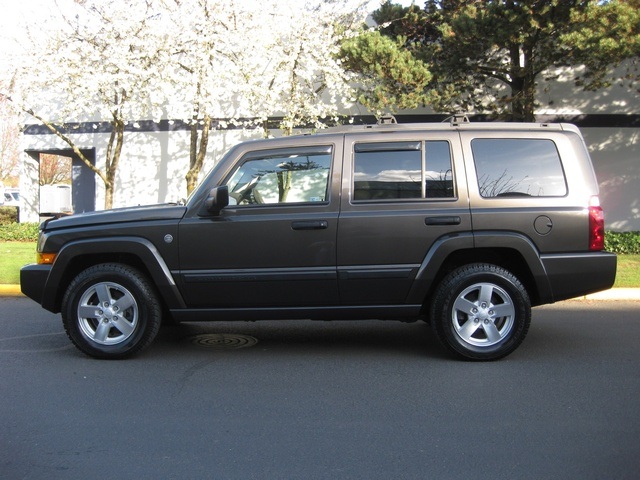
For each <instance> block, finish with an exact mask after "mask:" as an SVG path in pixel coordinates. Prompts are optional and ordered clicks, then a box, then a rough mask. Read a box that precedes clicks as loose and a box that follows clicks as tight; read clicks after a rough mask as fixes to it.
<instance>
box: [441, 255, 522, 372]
mask: <svg viewBox="0 0 640 480" xmlns="http://www.w3.org/2000/svg"><path fill="white" fill-rule="evenodd" d="M433 298H434V300H433V302H432V304H431V311H430V317H431V324H432V326H433V329H434V331H435V333H436V336H437V337H438V339H439V340H440V342H441V343H442V344H443V345H444V346H445V347H447V348H448V349H449V350H451V351H452V352H454V353H455V354H457V355H459V356H461V357H464V358H466V359H471V360H496V359H499V358H502V357H505V356H506V355H509V354H510V353H511V352H513V351H514V350H515V349H516V348H517V347H518V345H520V344H521V343H522V341H523V340H524V338H525V337H526V335H527V332H528V330H529V324H530V323H531V302H530V300H529V295H528V293H527V291H526V289H525V288H524V286H523V285H522V283H521V282H520V281H519V280H518V278H517V277H516V276H515V275H513V274H512V273H511V272H509V271H508V270H505V269H503V268H501V267H498V266H496V265H491V264H485V263H476V264H470V265H465V266H463V267H460V268H458V269H456V270H454V271H453V272H451V273H450V274H448V275H447V276H446V277H445V278H444V279H443V280H442V282H441V283H440V285H439V286H438V288H437V289H436V293H435V295H434V297H433Z"/></svg>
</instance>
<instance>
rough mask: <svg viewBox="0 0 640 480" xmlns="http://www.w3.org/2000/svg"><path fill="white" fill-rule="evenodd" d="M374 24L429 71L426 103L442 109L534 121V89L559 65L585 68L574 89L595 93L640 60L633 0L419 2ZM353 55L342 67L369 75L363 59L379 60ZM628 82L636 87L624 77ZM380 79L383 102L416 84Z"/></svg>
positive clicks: (638, 12) (382, 14)
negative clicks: (627, 63) (619, 69)
mask: <svg viewBox="0 0 640 480" xmlns="http://www.w3.org/2000/svg"><path fill="white" fill-rule="evenodd" d="M373 18H374V19H375V20H376V22H377V23H378V25H379V26H380V30H379V32H380V33H381V34H382V35H383V36H387V37H389V38H391V39H393V40H394V41H395V42H396V43H397V44H398V45H399V48H398V49H399V51H402V52H404V54H405V55H411V56H413V57H414V58H415V59H416V61H420V62H421V63H422V64H424V66H425V68H428V70H429V72H430V75H431V80H430V82H429V84H428V85H426V86H425V87H424V92H429V97H428V98H427V99H426V101H425V103H426V104H428V105H430V106H432V107H433V108H435V109H436V110H437V111H442V112H448V113H452V112H457V111H475V112H483V113H491V114H493V115H494V116H495V117H496V118H499V119H504V120H514V121H535V115H534V111H535V108H536V93H537V91H538V90H537V88H538V83H539V82H540V81H541V80H542V79H543V78H544V79H546V80H548V81H552V80H554V79H555V77H554V75H555V74H556V73H555V72H556V71H557V69H558V68H560V67H578V66H582V65H584V66H585V69H584V70H583V75H582V76H581V77H579V78H577V79H576V83H577V84H578V85H581V86H583V87H585V88H589V89H595V88H601V87H606V86H607V85H609V84H610V83H611V78H609V77H608V75H609V72H610V71H611V68H612V67H614V66H617V65H618V64H620V62H622V61H624V60H629V59H633V60H636V61H637V60H638V58H639V56H640V0H610V1H607V2H603V1H599V0H518V1H516V0H427V1H426V2H424V8H422V9H421V8H419V7H417V6H415V5H414V6H412V7H409V8H402V7H400V6H398V5H393V4H392V3H391V2H390V1H387V2H385V3H384V4H383V5H382V6H381V7H380V9H379V10H378V11H376V12H375V14H374V15H373ZM368 34H369V32H367V33H365V35H368ZM357 53H358V52H357V51H352V52H350V62H349V63H348V64H347V66H348V67H349V68H350V69H352V70H353V71H355V72H358V73H362V72H375V70H373V68H372V66H369V67H367V65H366V63H367V62H379V61H380V59H379V57H376V56H374V55H371V54H367V56H366V57H365V56H362V57H360V58H359V57H358V56H357ZM405 63H406V64H407V65H409V64H410V62H409V60H408V59H405ZM631 64H633V62H631ZM396 68H400V69H402V68H404V67H403V66H402V65H400V66H399V67H396ZM375 73H377V72H375ZM627 78H628V80H630V81H631V82H632V83H633V82H634V81H637V75H635V74H632V73H630V72H627ZM379 82H380V84H382V85H384V87H385V88H386V89H387V91H388V92H390V93H389V94H388V95H387V96H392V95H393V92H394V91H398V90H401V89H403V88H404V89H406V88H407V87H411V88H420V86H419V85H411V84H404V83H403V77H402V75H399V74H396V75H395V76H394V82H389V81H388V77H386V76H380V77H379ZM373 91H374V93H375V90H373ZM424 92H423V93H424ZM418 93H419V92H416V95H417V94H418ZM436 93H437V94H436ZM371 100H372V103H374V104H375V102H376V101H377V99H376V98H375V96H372V98H371Z"/></svg>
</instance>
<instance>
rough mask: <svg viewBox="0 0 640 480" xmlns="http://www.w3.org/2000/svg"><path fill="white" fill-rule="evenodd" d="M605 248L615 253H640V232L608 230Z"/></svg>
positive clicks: (605, 237)
mask: <svg viewBox="0 0 640 480" xmlns="http://www.w3.org/2000/svg"><path fill="white" fill-rule="evenodd" d="M604 246H605V250H607V251H609V252H613V253H622V254H633V255H638V254H640V232H606V233H605V236H604Z"/></svg>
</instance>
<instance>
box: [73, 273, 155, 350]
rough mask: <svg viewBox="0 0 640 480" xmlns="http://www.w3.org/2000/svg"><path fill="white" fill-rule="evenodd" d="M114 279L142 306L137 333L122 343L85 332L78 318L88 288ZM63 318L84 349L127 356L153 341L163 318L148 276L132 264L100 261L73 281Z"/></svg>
mask: <svg viewBox="0 0 640 480" xmlns="http://www.w3.org/2000/svg"><path fill="white" fill-rule="evenodd" d="M105 282H112V283H116V284H118V285H120V286H122V287H124V288H126V289H127V290H128V291H129V292H130V293H131V295H132V296H133V297H134V299H135V301H136V303H137V308H138V321H137V323H136V325H135V328H134V331H133V333H132V334H131V335H130V336H129V337H128V338H127V339H125V340H124V341H122V342H121V343H118V344H115V345H101V344H99V343H96V342H93V341H92V340H91V339H90V338H88V337H87V336H86V335H85V334H84V333H83V332H82V328H81V326H80V319H79V318H78V313H77V312H78V304H79V302H80V299H81V298H82V296H83V295H84V294H85V292H87V290H89V289H91V288H93V287H94V286H95V285H96V284H99V283H105ZM61 310H62V321H63V324H64V327H65V330H66V332H67V335H68V336H69V338H70V339H71V341H72V342H73V343H74V344H75V345H76V347H78V348H79V349H80V350H81V351H82V352H84V353H86V354H87V355H90V356H92V357H95V358H113V359H118V358H125V357H128V356H131V355H133V354H134V353H136V352H138V351H139V350H141V349H142V348H144V347H145V346H146V345H148V344H149V343H151V341H152V340H153V338H154V337H155V335H156V334H157V331H158V327H159V324H160V322H161V318H160V309H159V305H158V302H157V300H156V296H155V293H154V292H153V291H152V288H151V286H150V285H149V283H148V281H146V279H145V277H144V276H143V275H142V274H141V273H140V272H138V271H137V270H136V269H134V268H132V267H128V266H125V265H120V264H100V265H96V266H93V267H90V268H88V269H87V270H84V271H83V272H81V273H80V274H79V275H78V276H77V277H76V278H75V279H74V280H73V281H72V282H71V284H70V285H69V287H68V288H67V290H66V292H65V295H64V297H63V301H62V309H61Z"/></svg>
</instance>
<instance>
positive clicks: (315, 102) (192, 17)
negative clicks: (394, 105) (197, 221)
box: [4, 0, 364, 208]
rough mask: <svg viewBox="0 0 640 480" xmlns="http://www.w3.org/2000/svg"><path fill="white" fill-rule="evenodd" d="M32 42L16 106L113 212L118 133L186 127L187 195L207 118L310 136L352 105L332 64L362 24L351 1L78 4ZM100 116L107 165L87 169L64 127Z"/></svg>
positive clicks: (358, 5) (14, 81)
mask: <svg viewBox="0 0 640 480" xmlns="http://www.w3.org/2000/svg"><path fill="white" fill-rule="evenodd" d="M64 5H65V8H64V15H63V16H62V17H63V21H62V22H61V21H60V20H59V19H58V20H57V23H56V28H52V29H49V30H47V32H48V33H47V34H46V35H43V36H40V37H37V38H36V37H34V38H35V41H34V42H33V44H32V47H31V48H30V49H29V51H28V52H27V54H26V55H23V56H22V57H21V63H20V64H16V65H15V67H16V68H15V70H14V71H13V72H12V74H13V76H12V78H11V87H12V88H11V91H10V92H6V93H4V95H5V96H7V97H10V98H11V99H12V100H13V102H14V104H16V105H19V106H20V108H22V109H23V110H24V111H26V112H28V113H29V114H30V115H32V116H33V117H35V118H37V119H38V120H39V121H40V122H41V123H42V124H43V125H45V126H46V127H47V128H48V129H49V130H50V131H51V132H52V133H54V134H56V135H57V136H58V137H60V138H61V139H62V140H64V141H65V142H66V143H67V144H68V145H69V146H70V148H71V149H72V150H73V151H74V152H75V154H76V155H77V156H78V157H79V158H80V159H82V160H83V161H84V162H85V163H86V164H87V166H88V167H89V168H91V169H92V170H93V171H94V172H95V174H96V175H97V176H98V177H100V178H101V180H102V181H103V183H104V187H105V208H111V206H112V205H113V195H114V188H115V179H116V174H117V171H118V165H119V162H120V157H121V154H122V150H123V147H124V141H125V136H126V132H125V127H126V125H127V124H128V123H133V122H135V121H136V120H140V119H148V118H152V119H155V120H159V119H160V118H161V117H164V118H171V119H176V120H183V121H186V122H188V123H189V124H190V126H191V152H190V165H189V168H188V173H187V175H186V178H187V185H188V190H190V189H192V188H193V187H194V186H195V184H196V181H197V179H198V176H199V174H200V170H201V168H202V164H203V160H204V157H205V154H206V149H207V143H208V135H209V131H210V129H211V128H212V126H213V125H214V123H213V122H214V119H218V120H227V121H231V122H238V123H240V122H241V121H242V120H243V119H244V120H245V121H246V120H247V119H253V120H254V121H253V122H250V123H252V124H254V125H255V123H256V122H255V120H258V124H262V123H260V122H263V123H264V122H266V119H267V118H269V117H272V116H280V117H282V119H283V120H282V124H281V126H282V129H283V131H284V132H285V133H287V134H288V133H291V132H292V131H293V129H294V128H295V127H300V126H311V127H314V128H318V127H320V126H321V120H322V119H323V118H326V117H330V116H332V115H335V114H336V112H337V110H338V108H339V107H344V106H346V105H347V104H348V103H349V102H350V99H351V97H352V95H351V90H350V85H349V80H350V78H349V77H348V76H347V75H346V74H345V73H344V72H343V70H342V68H341V65H340V63H339V61H338V60H336V55H335V54H336V52H337V49H338V48H339V43H340V41H341V39H342V38H344V37H345V36H346V35H351V34H352V33H353V32H354V31H355V28H356V27H357V26H358V25H359V24H360V22H361V21H362V20H363V19H364V15H363V13H364V12H363V9H362V2H360V1H359V0H313V1H312V0H308V1H306V2H298V1H296V2H279V1H276V0H264V1H262V2H260V4H259V5H258V4H256V3H255V2H249V1H243V0H127V1H124V2H122V1H117V2H116V1H101V0H83V1H82V2H72V1H71V0H68V2H67V3H66V4H64ZM99 120H108V122H109V123H110V126H111V128H110V132H111V133H110V139H109V142H108V147H107V149H106V158H104V159H101V162H100V165H99V166H94V165H92V164H91V162H90V161H89V160H88V159H87V158H86V157H85V156H84V154H83V152H82V151H81V149H80V148H78V146H77V145H76V144H75V143H74V140H73V138H72V136H71V135H70V134H71V133H73V130H72V129H71V127H70V126H69V124H71V123H72V122H86V121H99Z"/></svg>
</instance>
